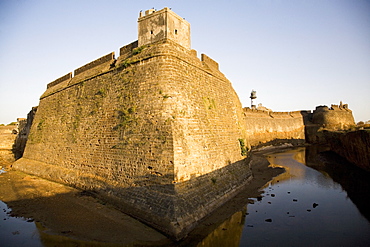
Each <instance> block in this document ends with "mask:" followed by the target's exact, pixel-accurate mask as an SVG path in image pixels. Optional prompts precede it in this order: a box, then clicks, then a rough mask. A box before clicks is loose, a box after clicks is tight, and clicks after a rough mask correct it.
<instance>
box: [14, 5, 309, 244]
mask: <svg viewBox="0 0 370 247" xmlns="http://www.w3.org/2000/svg"><path fill="white" fill-rule="evenodd" d="M138 25H139V32H138V33H139V35H138V41H135V42H133V43H131V44H128V45H126V46H124V47H122V48H121V49H120V56H119V57H118V58H115V54H114V53H113V52H112V53H109V54H107V55H105V56H103V57H101V58H99V59H97V60H95V61H93V62H91V63H88V64H86V65H84V66H82V67H80V68H78V69H76V70H75V71H74V73H73V74H72V73H68V74H66V75H65V76H63V77H61V78H59V79H57V80H55V81H53V82H51V83H49V84H48V85H47V89H46V91H45V92H44V94H43V95H42V96H41V97H40V104H39V106H38V108H37V112H36V114H35V116H34V119H33V123H32V126H31V128H30V133H29V135H28V140H27V145H26V148H25V151H24V154H23V157H22V158H21V159H19V160H17V161H16V162H15V163H14V165H13V167H15V168H16V169H19V170H22V171H25V172H28V173H32V174H35V175H38V176H41V177H44V178H47V179H50V180H54V181H58V182H62V183H65V184H69V185H72V186H75V187H79V188H82V189H85V190H89V191H91V192H93V193H95V194H96V195H97V196H100V197H102V198H104V199H105V200H108V201H111V202H112V203H114V204H115V205H116V206H117V207H118V208H120V209H121V210H122V211H124V212H126V213H128V214H130V215H132V216H134V217H136V218H138V219H140V220H142V221H144V222H146V223H148V224H149V225H151V226H153V227H155V228H157V229H159V230H161V231H162V232H164V233H166V234H168V235H169V236H172V237H173V238H175V239H179V238H181V237H183V236H185V235H186V234H187V233H188V232H189V231H190V230H191V229H192V228H193V227H194V226H195V224H196V222H197V221H199V219H201V218H203V217H205V216H206V215H207V214H209V213H210V212H211V211H212V210H214V209H215V208H217V207H218V206H220V205H221V204H223V203H224V202H225V201H227V200H228V199H230V198H231V197H232V196H233V195H234V194H235V193H236V192H237V191H238V189H240V188H241V187H242V186H244V185H246V184H247V183H248V182H249V181H250V179H251V178H252V173H251V171H250V169H249V166H248V158H246V156H245V155H246V150H248V148H250V147H251V146H253V145H257V144H259V143H264V142H268V141H271V140H274V139H304V128H305V121H304V120H305V116H304V115H302V114H301V112H291V113H276V112H264V111H255V110H250V109H246V108H244V109H243V108H242V106H241V103H240V101H239V98H238V96H237V94H236V92H235V91H234V89H233V88H232V85H231V83H230V82H229V81H228V80H227V79H226V77H225V76H224V75H223V74H222V73H221V72H220V71H219V68H218V63H217V62H216V61H214V60H212V59H211V58H210V57H208V56H207V55H204V54H202V55H201V59H199V58H198V56H197V52H196V51H195V50H192V49H191V48H190V24H188V22H186V21H185V20H183V19H182V18H180V17H179V16H178V15H176V14H175V13H173V12H172V11H171V10H170V9H168V8H165V9H163V10H160V11H153V10H150V11H147V12H146V13H145V15H143V14H142V13H141V14H140V17H139V20H138Z"/></svg>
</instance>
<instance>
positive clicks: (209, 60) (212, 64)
mask: <svg viewBox="0 0 370 247" xmlns="http://www.w3.org/2000/svg"><path fill="white" fill-rule="evenodd" d="M201 60H202V62H203V63H204V64H206V65H208V67H210V68H211V69H216V70H219V69H218V63H217V62H216V61H215V60H213V59H212V58H210V57H209V56H207V55H206V54H202V55H201Z"/></svg>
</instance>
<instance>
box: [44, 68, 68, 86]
mask: <svg viewBox="0 0 370 247" xmlns="http://www.w3.org/2000/svg"><path fill="white" fill-rule="evenodd" d="M70 79H72V72H69V73H68V74H66V75H64V76H62V77H60V78H58V79H56V80H55V81H52V82H50V83H49V84H48V85H47V86H46V88H47V89H49V88H51V87H53V86H55V85H57V84H59V83H62V82H64V81H69V80H70Z"/></svg>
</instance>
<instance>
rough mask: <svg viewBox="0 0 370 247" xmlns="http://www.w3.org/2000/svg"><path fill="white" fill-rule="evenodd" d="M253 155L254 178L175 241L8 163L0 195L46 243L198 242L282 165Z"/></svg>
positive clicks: (77, 192)
mask: <svg viewBox="0 0 370 247" xmlns="http://www.w3.org/2000/svg"><path fill="white" fill-rule="evenodd" d="M268 165H269V164H268V162H267V161H266V160H265V159H264V158H262V157H260V156H253V158H252V161H251V169H252V171H253V174H254V179H253V180H252V182H251V184H249V185H248V186H246V187H245V188H243V189H242V190H241V191H240V193H239V194H238V195H237V196H235V198H233V199H232V200H230V201H229V202H227V203H226V204H225V205H223V206H222V207H220V208H219V209H217V210H216V211H215V212H213V213H212V214H211V215H210V216H208V217H207V218H205V219H203V220H202V221H201V222H199V227H197V228H196V229H195V230H194V231H193V232H191V233H190V234H189V236H188V238H187V239H185V240H184V241H182V242H180V243H174V242H172V241H171V240H170V239H168V238H167V237H166V236H164V235H163V234H161V233H160V232H158V231H156V230H154V229H152V228H150V227H149V226H147V225H145V224H143V223H141V222H139V221H137V220H135V219H133V218H131V217H130V216H128V215H126V214H123V213H122V212H120V211H118V210H116V209H115V208H114V207H112V206H111V205H108V204H105V203H104V202H102V201H100V200H98V199H96V198H94V197H92V196H91V195H89V194H87V193H85V192H84V191H81V190H78V189H75V188H71V187H68V186H65V185H62V184H58V183H54V182H51V181H48V180H45V179H41V178H38V177H35V176H31V175H28V174H25V173H22V172H19V171H16V170H12V169H11V168H10V167H9V166H7V167H5V170H6V171H7V172H5V173H2V174H0V200H1V201H3V202H5V203H6V204H7V205H8V207H10V208H11V209H12V214H13V215H14V216H22V217H25V218H32V219H34V220H35V222H36V225H37V227H38V229H39V232H40V236H41V238H42V240H43V243H44V244H45V243H46V244H47V245H50V246H66V245H67V243H68V245H67V246H76V245H77V244H78V245H79V246H81V243H83V244H82V246H149V245H150V246H175V245H176V246H189V245H191V246H196V245H197V243H200V242H201V241H202V240H203V239H205V238H206V237H207V235H209V234H210V233H211V232H212V231H214V229H216V228H217V227H218V226H219V225H221V224H222V223H223V222H224V221H225V220H227V219H228V218H230V217H231V216H232V215H233V214H235V212H238V211H241V210H243V208H245V206H246V204H247V203H248V202H250V199H248V198H253V197H254V198H256V197H258V196H259V195H260V192H259V189H260V188H261V187H263V186H264V185H265V184H266V183H267V182H268V181H269V180H271V178H272V177H274V176H277V175H278V174H280V173H281V172H283V170H282V169H277V168H275V169H273V168H270V167H268Z"/></svg>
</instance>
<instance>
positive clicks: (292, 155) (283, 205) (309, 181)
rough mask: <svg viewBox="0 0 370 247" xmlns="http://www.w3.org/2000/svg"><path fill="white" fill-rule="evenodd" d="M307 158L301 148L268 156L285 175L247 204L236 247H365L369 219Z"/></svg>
mask: <svg viewBox="0 0 370 247" xmlns="http://www.w3.org/2000/svg"><path fill="white" fill-rule="evenodd" d="M308 157H309V156H307V155H306V154H305V148H299V149H296V150H290V151H286V152H282V153H275V154H270V155H268V159H269V161H270V163H271V165H272V166H281V167H284V168H285V169H286V170H287V172H286V173H285V174H282V175H280V176H278V177H276V178H275V179H274V180H273V181H272V182H271V183H269V185H268V186H267V187H266V188H265V189H264V193H263V196H264V197H263V199H262V200H261V201H258V202H256V203H255V204H252V205H248V212H250V213H249V215H248V216H247V217H246V223H245V226H244V229H243V235H242V238H241V242H240V246H246V245H248V246H249V245H250V246H253V245H258V246H261V245H263V246H368V243H369V241H370V223H369V221H368V220H366V219H365V218H364V217H363V216H362V215H361V214H360V213H359V211H358V210H357V208H356V206H355V205H354V204H353V202H352V201H351V200H349V199H348V196H347V193H346V191H344V190H343V188H344V187H342V186H341V184H339V183H337V181H333V179H331V177H330V176H329V174H330V173H329V172H323V173H322V172H319V171H317V170H315V169H312V168H310V167H307V166H306V165H305V162H307V160H305V159H307V158H308ZM337 172H338V173H342V172H347V171H342V172H341V171H338V170H337ZM342 174H343V173H342ZM344 174H346V173H344ZM344 176H345V175H344ZM352 179H356V178H352ZM357 189H361V188H357ZM367 193H369V192H367ZM365 200H366V198H362V201H365Z"/></svg>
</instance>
